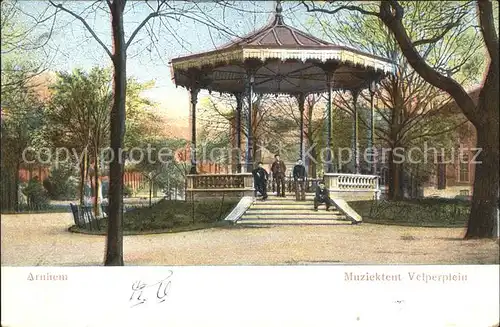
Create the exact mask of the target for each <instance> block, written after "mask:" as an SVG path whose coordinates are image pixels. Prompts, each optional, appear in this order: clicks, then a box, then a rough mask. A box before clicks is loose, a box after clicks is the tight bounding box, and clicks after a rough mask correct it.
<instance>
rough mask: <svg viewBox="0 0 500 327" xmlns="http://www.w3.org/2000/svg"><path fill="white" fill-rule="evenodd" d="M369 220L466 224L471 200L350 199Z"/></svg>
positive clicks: (448, 224) (396, 222)
mask: <svg viewBox="0 0 500 327" xmlns="http://www.w3.org/2000/svg"><path fill="white" fill-rule="evenodd" d="M349 204H350V205H351V207H352V208H353V209H354V210H356V211H357V212H358V213H359V214H360V215H361V216H362V217H363V220H364V221H365V222H368V223H381V224H394V225H404V226H422V227H450V226H451V227H463V226H465V225H466V223H467V220H468V218H469V212H470V202H469V201H464V200H459V199H441V198H440V199H420V200H406V201H354V202H349Z"/></svg>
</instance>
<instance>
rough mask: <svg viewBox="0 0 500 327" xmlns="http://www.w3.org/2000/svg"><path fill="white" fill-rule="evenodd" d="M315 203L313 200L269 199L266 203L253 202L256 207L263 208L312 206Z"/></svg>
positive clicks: (260, 201)
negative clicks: (285, 205)
mask: <svg viewBox="0 0 500 327" xmlns="http://www.w3.org/2000/svg"><path fill="white" fill-rule="evenodd" d="M313 202H314V201H313V199H310V200H305V201H295V200H293V201H292V200H288V201H287V200H269V199H267V200H266V201H262V200H256V201H254V202H253V204H254V205H263V206H269V205H277V204H287V205H304V204H312V203H313Z"/></svg>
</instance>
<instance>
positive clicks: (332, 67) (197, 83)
mask: <svg viewBox="0 0 500 327" xmlns="http://www.w3.org/2000/svg"><path fill="white" fill-rule="evenodd" d="M170 64H171V69H172V79H173V80H174V82H175V84H176V85H177V86H182V87H185V88H186V89H187V90H188V91H189V92H190V105H191V108H190V112H191V115H192V117H191V119H192V124H191V128H192V130H191V143H192V145H191V172H190V174H189V175H188V176H187V194H188V196H190V195H192V196H193V198H195V199H200V198H206V197H219V196H221V195H222V193H224V194H225V196H228V197H242V196H252V195H253V193H254V188H253V178H252V175H251V171H252V169H253V167H254V162H253V158H252V153H253V144H252V128H249V127H250V126H252V121H251V119H252V114H251V110H252V99H253V98H254V95H255V94H276V95H290V96H294V97H296V99H297V101H298V107H299V111H300V113H301V115H300V117H301V119H300V130H301V133H300V140H299V142H300V143H299V144H300V150H299V152H300V153H299V154H298V157H300V158H303V156H304V128H303V127H304V102H305V99H306V97H307V96H308V95H309V94H312V93H315V94H316V93H325V94H326V97H327V106H326V110H327V113H326V117H327V122H326V131H325V138H326V140H325V141H326V142H325V144H326V145H327V149H332V146H333V141H334V140H332V119H331V117H332V105H333V98H332V93H333V91H335V90H344V91H349V92H351V94H352V99H353V101H354V105H353V108H354V114H353V119H354V124H353V126H354V127H353V130H352V131H348V133H352V134H353V145H352V150H353V157H354V167H355V173H354V174H339V173H337V172H336V171H335V169H336V168H335V167H334V165H333V164H332V162H333V160H332V159H333V153H332V150H327V153H326V155H327V160H326V162H327V164H326V166H325V168H324V171H325V173H324V175H323V179H324V180H325V184H326V186H327V187H328V188H329V189H330V192H331V195H332V197H335V198H339V199H346V200H350V199H352V198H357V199H373V198H374V197H376V196H377V195H378V192H379V187H378V177H377V176H376V175H375V174H374V170H373V169H374V168H373V167H372V175H364V174H360V173H359V169H360V160H359V157H360V156H359V142H358V137H359V133H358V109H357V105H356V103H357V99H358V95H359V94H360V92H361V91H362V90H363V89H368V90H369V91H370V95H371V117H370V118H371V124H370V125H371V126H370V135H371V136H370V137H369V145H368V148H371V145H372V144H373V137H374V133H373V131H374V121H375V120H374V114H373V95H374V92H375V87H376V84H377V83H378V82H379V81H380V80H382V79H383V78H385V77H386V76H387V75H388V74H392V73H394V71H395V64H394V63H392V62H391V61H390V60H388V59H385V58H382V57H379V56H375V55H372V54H368V53H363V52H361V51H359V50H356V49H352V48H348V47H345V46H339V45H335V44H332V43H330V42H326V41H323V40H321V39H319V38H317V37H314V36H312V35H309V34H307V33H305V32H303V31H300V30H298V29H296V28H294V27H291V26H289V25H287V24H285V21H284V18H283V14H282V6H281V2H280V1H277V4H276V11H275V14H274V16H273V17H272V19H271V21H270V23H269V24H267V25H266V26H264V27H263V28H261V29H259V30H258V31H256V32H253V33H251V34H249V35H246V36H244V37H242V38H240V39H238V40H235V41H233V42H230V43H228V44H225V45H223V46H221V47H219V48H218V49H216V50H213V51H209V52H204V53H198V54H193V55H188V56H184V57H179V58H175V59H172V60H171V63H170ZM202 89H204V90H208V91H209V92H212V91H213V92H219V93H226V94H231V95H233V96H234V98H235V100H236V104H237V106H236V143H237V146H238V148H239V149H240V150H241V149H242V135H241V134H242V133H241V126H242V123H245V124H246V126H247V130H248V132H247V133H248V136H247V137H246V146H245V156H244V161H242V156H241V151H240V152H239V153H238V158H237V159H238V160H237V162H238V166H237V168H236V170H235V171H233V172H232V173H230V174H198V173H197V170H196V105H197V100H198V99H197V98H198V94H199V91H200V90H202ZM245 104H246V106H245V107H246V110H248V114H247V115H246V117H247V120H246V121H245V122H242V121H241V118H242V110H243V108H244V105H245Z"/></svg>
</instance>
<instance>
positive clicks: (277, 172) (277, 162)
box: [271, 154, 286, 198]
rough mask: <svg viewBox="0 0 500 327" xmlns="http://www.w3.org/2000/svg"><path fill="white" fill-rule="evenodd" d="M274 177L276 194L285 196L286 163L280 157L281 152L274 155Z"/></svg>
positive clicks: (272, 169) (272, 168)
mask: <svg viewBox="0 0 500 327" xmlns="http://www.w3.org/2000/svg"><path fill="white" fill-rule="evenodd" d="M271 172H272V173H273V178H274V180H275V181H276V196H281V197H283V198H284V197H285V172H286V166H285V163H284V162H283V161H282V160H281V159H280V156H279V154H276V155H275V156H274V162H273V164H272V166H271Z"/></svg>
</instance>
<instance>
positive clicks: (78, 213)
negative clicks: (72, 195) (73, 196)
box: [69, 203, 101, 230]
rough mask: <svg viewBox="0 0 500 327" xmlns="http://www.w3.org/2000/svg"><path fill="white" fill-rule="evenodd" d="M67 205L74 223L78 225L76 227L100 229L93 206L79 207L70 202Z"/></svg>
mask: <svg viewBox="0 0 500 327" xmlns="http://www.w3.org/2000/svg"><path fill="white" fill-rule="evenodd" d="M69 205H70V207H71V212H72V213H73V219H74V221H75V225H76V226H78V228H83V229H88V230H101V224H100V222H99V219H98V218H97V217H95V216H94V212H93V208H92V207H91V206H81V207H80V206H77V205H76V204H73V203H70V204H69Z"/></svg>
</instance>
